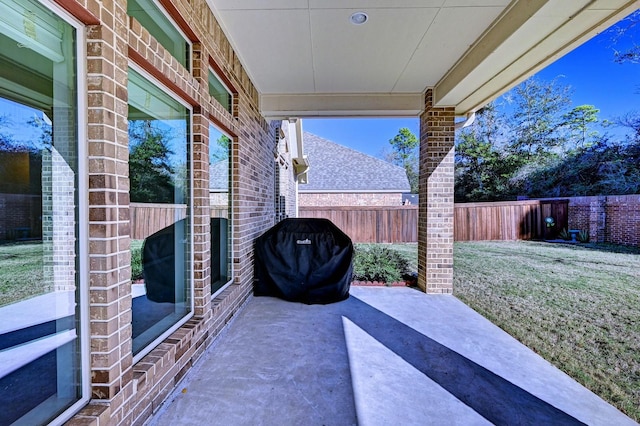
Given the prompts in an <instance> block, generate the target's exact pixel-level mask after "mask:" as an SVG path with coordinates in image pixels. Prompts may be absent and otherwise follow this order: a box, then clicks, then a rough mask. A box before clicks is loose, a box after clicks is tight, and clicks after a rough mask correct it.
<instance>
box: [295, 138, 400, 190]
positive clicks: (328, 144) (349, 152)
mask: <svg viewBox="0 0 640 426" xmlns="http://www.w3.org/2000/svg"><path fill="white" fill-rule="evenodd" d="M304 150H305V152H306V154H307V156H308V158H309V172H308V173H309V183H308V184H305V185H300V186H299V188H298V190H299V191H300V192H317V191H332V192H346V191H358V192H369V191H372V192H382V191H385V192H409V191H410V190H411V187H410V185H409V180H408V179H407V174H406V173H405V170H404V169H403V168H402V167H400V166H396V165H393V164H391V163H388V162H386V161H384V160H381V159H379V158H375V157H372V156H370V155H367V154H364V153H362V152H359V151H356V150H354V149H351V148H347V147H346V146H343V145H339V144H337V143H335V142H332V141H330V140H327V139H324V138H321V137H320V136H316V135H314V134H312V133H309V132H304Z"/></svg>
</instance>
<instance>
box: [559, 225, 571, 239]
mask: <svg viewBox="0 0 640 426" xmlns="http://www.w3.org/2000/svg"><path fill="white" fill-rule="evenodd" d="M558 236H559V237H560V238H562V239H563V240H565V241H570V240H571V234H570V233H569V231H567V228H562V231H560V233H559V234H558Z"/></svg>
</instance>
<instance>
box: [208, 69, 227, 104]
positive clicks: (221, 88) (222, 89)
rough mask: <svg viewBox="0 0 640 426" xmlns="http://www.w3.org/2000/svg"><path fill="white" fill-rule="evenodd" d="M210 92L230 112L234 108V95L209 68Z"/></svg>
mask: <svg viewBox="0 0 640 426" xmlns="http://www.w3.org/2000/svg"><path fill="white" fill-rule="evenodd" d="M209 94H210V95H211V97H212V98H214V99H215V100H216V101H218V102H220V104H221V105H222V106H223V107H224V109H226V110H227V111H229V112H232V109H233V95H232V94H231V91H230V90H229V89H227V86H225V84H224V83H223V82H222V81H221V80H220V78H218V76H217V75H216V74H215V73H214V72H213V71H211V70H209Z"/></svg>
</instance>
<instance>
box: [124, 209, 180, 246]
mask: <svg viewBox="0 0 640 426" xmlns="http://www.w3.org/2000/svg"><path fill="white" fill-rule="evenodd" d="M186 217H187V205H186V204H152V203H131V204H130V212H129V218H130V219H129V222H130V227H131V238H132V239H134V240H144V239H145V238H147V237H148V236H149V235H151V234H153V233H155V232H157V231H159V230H161V229H164V228H166V227H167V226H170V225H171V224H173V223H176V222H177V221H179V220H182V219H185V218H186Z"/></svg>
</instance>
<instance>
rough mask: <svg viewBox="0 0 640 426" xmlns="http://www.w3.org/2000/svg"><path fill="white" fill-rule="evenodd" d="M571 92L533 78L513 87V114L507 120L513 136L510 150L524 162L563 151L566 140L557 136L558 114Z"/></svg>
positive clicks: (568, 101)
mask: <svg viewBox="0 0 640 426" xmlns="http://www.w3.org/2000/svg"><path fill="white" fill-rule="evenodd" d="M569 93H570V89H569V87H568V86H562V85H559V84H558V83H557V79H554V80H553V81H550V82H546V81H542V80H540V79H538V78H535V77H532V78H530V79H528V80H525V81H524V82H522V83H520V84H519V85H518V86H516V87H515V88H514V89H513V90H512V93H511V94H510V96H507V99H508V101H510V102H511V103H513V105H514V108H515V109H514V112H513V116H512V117H511V119H510V120H509V122H510V123H511V126H512V128H513V129H514V130H513V133H514V138H513V140H512V142H511V149H512V150H513V151H514V152H515V153H521V154H523V155H524V156H525V158H526V160H527V161H531V160H533V159H534V158H537V159H542V158H544V157H548V156H550V155H553V153H554V151H557V149H562V148H563V145H564V143H565V139H564V138H563V137H562V135H561V134H560V133H559V129H560V128H561V125H562V121H561V114H562V112H563V110H564V109H565V108H566V106H567V105H569V104H570V99H569Z"/></svg>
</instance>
